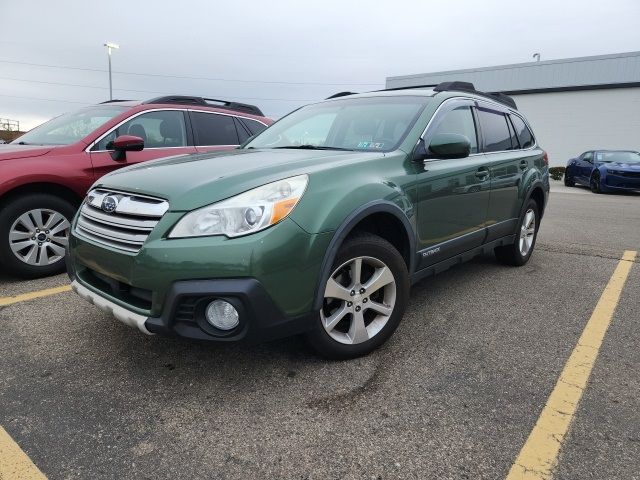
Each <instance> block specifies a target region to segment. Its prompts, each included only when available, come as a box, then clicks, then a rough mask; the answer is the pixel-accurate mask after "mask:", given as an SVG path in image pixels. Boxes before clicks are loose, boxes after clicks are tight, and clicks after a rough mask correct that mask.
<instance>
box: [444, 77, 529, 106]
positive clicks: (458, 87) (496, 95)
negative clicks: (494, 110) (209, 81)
mask: <svg viewBox="0 0 640 480" xmlns="http://www.w3.org/2000/svg"><path fill="white" fill-rule="evenodd" d="M452 90H453V91H456V92H469V93H475V94H476V95H480V96H482V97H486V98H490V99H491V100H494V101H496V102H499V103H502V104H503V105H506V106H508V107H511V108H513V109H514V110H517V109H518V106H517V105H516V102H515V100H514V99H513V98H511V97H510V96H509V95H505V94H504V93H500V92H481V91H479V90H476V87H474V85H473V83H470V82H442V83H439V84H438V85H436V86H435V87H433V91H434V92H449V91H452Z"/></svg>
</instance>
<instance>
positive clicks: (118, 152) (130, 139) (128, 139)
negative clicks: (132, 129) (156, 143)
mask: <svg viewBox="0 0 640 480" xmlns="http://www.w3.org/2000/svg"><path fill="white" fill-rule="evenodd" d="M109 147H110V148H112V149H113V153H112V154H111V158H113V159H114V160H124V159H125V158H126V156H127V152H139V151H140V150H142V149H143V148H144V140H143V139H142V138H140V137H136V136H134V135H120V136H119V137H116V139H115V140H114V141H113V142H111V145H109Z"/></svg>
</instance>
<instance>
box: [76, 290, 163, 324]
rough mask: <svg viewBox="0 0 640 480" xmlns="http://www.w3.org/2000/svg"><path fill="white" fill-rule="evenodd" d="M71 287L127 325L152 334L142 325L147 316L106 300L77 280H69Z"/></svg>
mask: <svg viewBox="0 0 640 480" xmlns="http://www.w3.org/2000/svg"><path fill="white" fill-rule="evenodd" d="M71 288H72V289H73V291H74V292H76V293H77V294H78V295H80V296H81V297H82V298H84V299H85V300H87V301H88V302H90V303H93V304H94V305H95V306H96V307H98V308H99V309H101V310H104V311H105V312H109V313H111V314H112V315H113V316H114V317H116V318H117V319H118V320H120V321H121V322H122V323H124V324H126V325H129V326H130V327H137V328H138V330H140V331H141V332H142V333H146V334H147V335H153V333H151V332H150V331H149V330H147V328H146V327H145V326H144V322H146V321H147V319H148V317H145V316H144V315H140V314H139V313H135V312H132V311H131V310H127V309H126V308H124V307H121V306H120V305H118V304H116V303H113V302H112V301H110V300H107V299H106V298H104V297H101V296H100V295H98V294H97V293H94V292H92V291H91V290H89V289H88V288H87V287H85V286H84V285H82V284H80V283H79V282H78V281H77V280H74V281H73V282H71Z"/></svg>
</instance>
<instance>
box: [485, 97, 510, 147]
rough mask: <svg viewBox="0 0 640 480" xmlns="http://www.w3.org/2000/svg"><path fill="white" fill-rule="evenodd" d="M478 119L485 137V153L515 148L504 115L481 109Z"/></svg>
mask: <svg viewBox="0 0 640 480" xmlns="http://www.w3.org/2000/svg"><path fill="white" fill-rule="evenodd" d="M478 118H479V120H480V127H481V128H482V135H483V136H484V151H485V152H502V151H505V150H511V149H512V148H513V145H512V144H511V134H510V132H509V126H508V124H507V118H506V117H505V115H504V113H501V112H494V111H492V110H486V109H484V108H479V109H478Z"/></svg>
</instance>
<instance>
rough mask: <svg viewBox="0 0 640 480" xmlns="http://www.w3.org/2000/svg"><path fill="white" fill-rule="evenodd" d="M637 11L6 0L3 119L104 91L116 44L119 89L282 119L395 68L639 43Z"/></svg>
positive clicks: (616, 0) (2, 0)
mask: <svg viewBox="0 0 640 480" xmlns="http://www.w3.org/2000/svg"><path fill="white" fill-rule="evenodd" d="M454 5H455V6H454ZM639 20H640V1H639V0H607V1H599V2H585V1H584V0H575V1H573V0H571V1H560V0H553V1H549V0H530V1H527V2H518V1H514V0H511V1H497V0H496V1H490V0H485V1H476V0H474V1H466V0H457V1H456V2H446V1H442V0H438V1H428V0H413V1H405V0H393V1H390V0H379V1H378V2H372V1H371V0H369V1H348V0H340V1H334V0H321V1H316V0H306V1H294V0H288V1H279V0H272V1H269V2H265V1H256V0H243V1H235V2H218V1H207V0H180V1H168V0H137V1H134V0H109V1H104V2H98V1H94V0H91V1H87V0H55V1H52V0H23V1H21V2H17V1H12V0H0V118H10V119H14V120H19V121H20V123H21V126H22V127H23V128H22V129H29V128H32V127H33V126H35V125H37V124H39V123H41V122H43V121H45V120H48V119H49V118H51V117H53V116H56V115H59V114H61V113H64V112H66V111H69V110H74V109H77V108H79V107H82V106H83V105H85V104H92V103H97V102H101V101H104V100H107V99H108V96H109V90H108V75H107V52H106V48H105V47H103V44H104V43H105V42H106V41H111V42H114V43H117V44H119V45H120V50H117V51H115V52H114V55H113V71H114V73H113V83H114V97H115V98H126V99H147V98H152V97H154V96H158V95H161V94H172V93H177V94H193V95H201V96H208V97H212V98H220V99H227V100H238V101H244V102H247V103H254V104H256V105H258V106H259V107H261V108H262V110H263V111H264V112H265V114H266V115H268V116H271V117H274V118H277V117H280V116H282V115H284V114H285V113H287V112H289V111H290V110H292V109H294V108H296V107H298V106H300V105H303V104H305V103H308V102H311V101H314V100H318V99H322V98H325V97H327V96H328V95H331V94H333V93H335V92H338V91H343V90H351V91H366V90H374V89H379V88H383V87H384V82H385V78H386V77H387V76H393V75H405V74H412V73H424V72H434V71H442V70H452V69H459V68H473V67H484V66H490V65H501V64H509V63H518V62H528V61H531V60H532V54H533V53H535V52H540V53H541V55H542V60H551V59H557V58H567V57H577V56H586V55H600V54H608V53H618V52H628V51H634V50H640V35H639V34H638V24H639ZM45 65H48V67H47V66H45ZM185 77H191V78H185Z"/></svg>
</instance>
